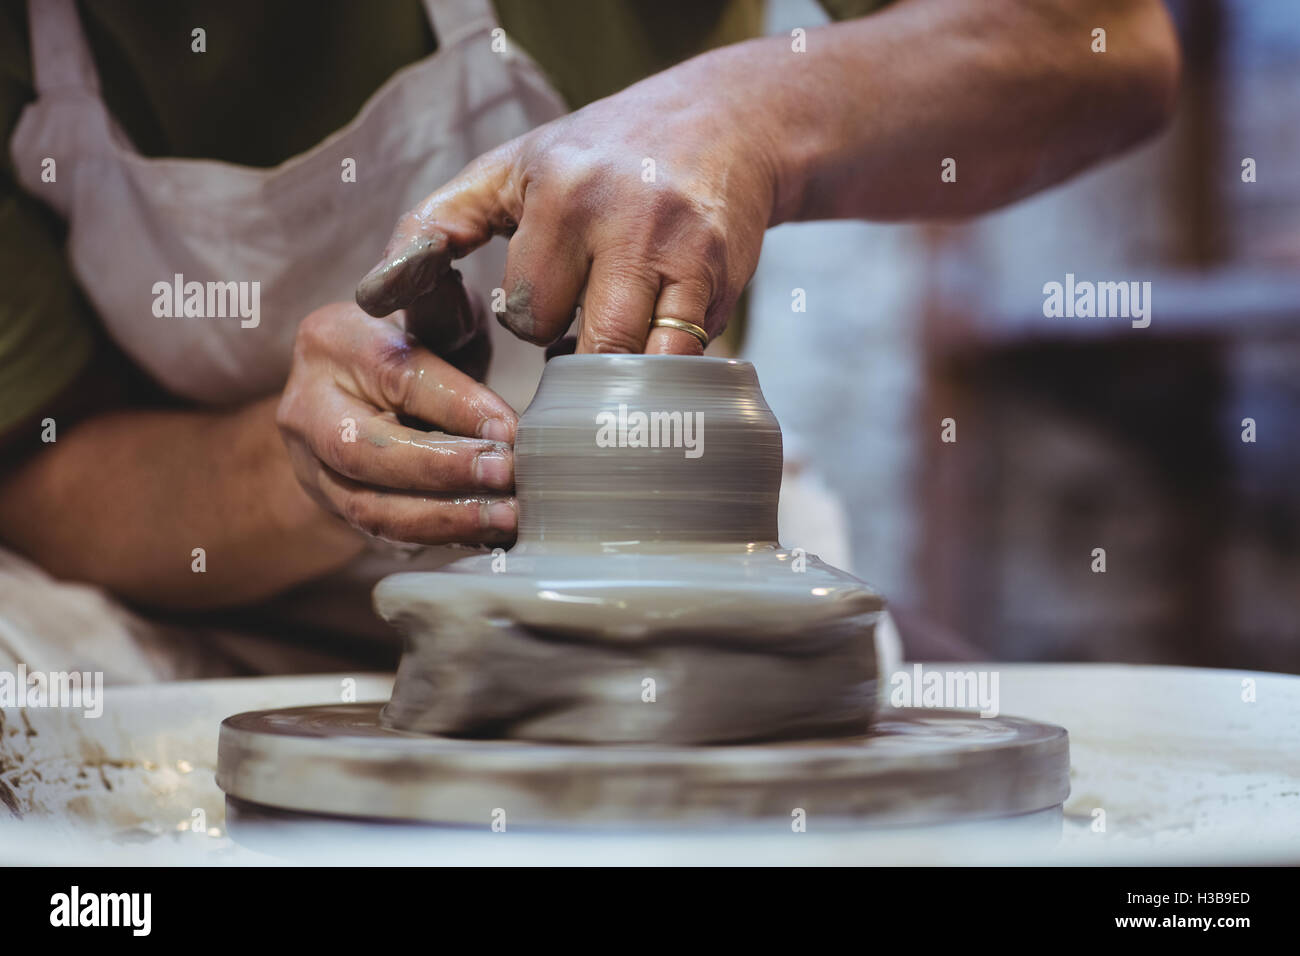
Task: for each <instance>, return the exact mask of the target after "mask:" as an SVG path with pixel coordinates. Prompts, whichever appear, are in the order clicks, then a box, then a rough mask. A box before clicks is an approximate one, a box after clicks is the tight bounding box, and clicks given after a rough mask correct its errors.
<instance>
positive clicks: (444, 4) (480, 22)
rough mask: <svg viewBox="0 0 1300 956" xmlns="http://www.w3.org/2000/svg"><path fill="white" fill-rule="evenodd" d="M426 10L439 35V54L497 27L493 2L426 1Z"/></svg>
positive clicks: (489, 0)
mask: <svg viewBox="0 0 1300 956" xmlns="http://www.w3.org/2000/svg"><path fill="white" fill-rule="evenodd" d="M424 9H425V12H426V13H428V15H429V21H430V22H431V23H432V24H433V32H434V33H435V34H436V35H437V38H438V50H439V52H441V51H442V50H445V49H447V48H448V47H453V46H455V45H456V44H457V43H459V42H460V41H461V40H463V39H464V38H465V37H466V36H468V35H469V34H471V33H474V32H476V31H478V30H481V29H484V28H487V29H489V30H490V29H492V28H493V27H495V26H496V25H497V18H496V14H495V13H494V12H493V10H492V3H491V0H424Z"/></svg>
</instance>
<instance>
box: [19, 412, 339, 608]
mask: <svg viewBox="0 0 1300 956" xmlns="http://www.w3.org/2000/svg"><path fill="white" fill-rule="evenodd" d="M275 406H276V399H266V400H263V401H260V402H257V403H255V404H253V405H250V406H247V407H246V408H243V409H240V410H238V411H235V412H230V413H208V412H193V411H122V412H113V413H108V414H103V415H100V416H98V417H96V418H91V419H88V420H86V421H84V422H82V423H80V424H78V425H76V426H73V427H72V428H70V429H69V431H68V432H67V434H63V433H60V434H59V435H58V441H57V442H55V443H52V444H49V445H45V446H42V447H41V448H40V449H39V450H37V451H35V452H34V453H32V454H31V455H30V456H29V457H28V459H27V460H26V461H25V462H24V463H23V464H22V465H21V466H19V467H18V468H17V469H16V470H15V471H13V472H12V473H10V474H8V475H6V476H5V477H4V478H3V480H0V541H3V542H4V543H5V544H6V545H8V546H10V547H14V548H16V549H18V550H19V551H22V552H24V553H25V554H27V555H28V556H30V557H31V558H32V559H33V560H35V561H36V562H37V563H39V564H40V565H42V566H43V567H44V568H46V569H47V570H48V571H50V573H52V574H54V575H56V576H58V577H61V578H67V579H70V580H77V581H85V582H88V583H91V584H97V585H100V586H102V587H105V588H108V589H109V590H112V591H114V592H116V593H118V594H120V595H122V596H124V597H126V598H128V599H131V600H135V601H138V602H140V603H143V604H150V605H157V606H166V607H183V608H208V607H219V606H225V605H234V604H240V603H246V602H249V601H254V600H257V599H259V598H264V597H268V596H270V595H272V594H275V593H276V592H278V591H281V590H283V589H285V588H287V587H290V586H292V585H294V584H297V583H299V582H301V581H304V580H307V579H310V578H312V577H315V576H317V575H320V574H323V573H325V572H328V571H330V570H332V569H334V568H337V567H339V566H341V565H342V564H344V563H345V562H346V561H348V560H349V559H350V558H351V557H353V556H355V555H356V554H357V553H359V551H360V550H361V547H362V543H361V538H360V536H358V535H357V534H356V533H355V532H353V531H351V530H350V529H347V528H345V527H344V526H343V525H342V523H341V522H339V521H338V520H337V519H335V518H333V517H332V516H329V515H326V514H325V512H323V511H322V510H321V509H320V508H318V507H317V506H316V505H315V504H314V503H313V502H312V501H311V500H310V499H309V498H308V497H307V495H306V493H305V492H303V491H302V489H301V488H300V486H299V485H298V483H297V481H296V479H295V478H294V475H293V471H292V469H291V468H290V464H289V460H288V457H287V455H286V452H285V449H284V446H283V443H282V442H281V440H280V437H279V434H278V431H277V429H276V426H275ZM196 548H202V549H203V566H204V567H205V570H204V571H202V572H201V573H200V572H198V571H196V570H195V569H194V568H195V560H196V558H195V556H194V549H196Z"/></svg>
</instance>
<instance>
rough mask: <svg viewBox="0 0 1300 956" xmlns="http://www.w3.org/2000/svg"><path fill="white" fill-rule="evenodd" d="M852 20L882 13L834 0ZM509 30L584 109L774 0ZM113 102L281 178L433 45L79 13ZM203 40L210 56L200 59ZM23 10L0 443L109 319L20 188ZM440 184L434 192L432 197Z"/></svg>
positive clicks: (690, 4) (408, 24) (583, 7)
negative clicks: (272, 169) (285, 165)
mask: <svg viewBox="0 0 1300 956" xmlns="http://www.w3.org/2000/svg"><path fill="white" fill-rule="evenodd" d="M822 2H823V6H825V7H826V8H827V9H828V10H830V11H831V12H832V13H833V14H834V15H835V16H837V17H847V16H853V15H860V14H862V13H865V12H866V11H867V10H869V9H871V8H872V7H874V6H876V5H878V3H879V0H822ZM494 5H495V7H496V9H497V13H498V16H499V19H500V22H501V24H502V26H503V27H504V28H505V30H506V32H507V33H508V34H509V35H510V36H511V37H512V39H514V40H515V41H516V42H517V43H519V45H520V46H522V47H523V48H524V49H525V50H527V51H528V52H529V53H530V54H531V55H532V57H533V58H534V59H535V60H536V61H537V62H538V64H539V65H540V66H541V67H542V69H543V71H544V72H545V73H546V74H547V75H548V77H549V78H550V80H551V82H552V83H553V84H554V86H555V87H556V89H557V90H559V92H560V94H561V95H562V96H563V97H564V98H565V100H566V102H568V104H569V105H570V106H571V107H573V108H577V107H579V106H582V105H584V104H586V103H589V102H591V101H592V100H596V99H599V98H601V97H603V96H607V95H609V94H610V93H614V92H617V91H618V90H620V89H622V88H624V87H625V86H628V85H629V84H631V83H633V82H635V81H637V80H639V79H641V78H643V77H645V76H648V75H650V74H652V73H656V72H659V71H660V70H663V69H666V68H667V67H669V66H672V65H673V64H674V63H678V62H681V61H682V60H685V59H688V58H690V57H692V56H694V55H696V54H698V53H701V52H703V51H704V50H707V49H710V48H712V47H715V46H720V45H723V44H726V43H734V42H738V41H739V40H742V39H746V38H748V37H751V36H755V35H757V34H758V33H760V32H761V26H762V13H763V2H762V0H678V2H671V0H494ZM77 8H78V13H79V15H80V18H81V23H82V27H83V29H84V31H85V33H86V37H87V40H88V42H89V44H90V47H91V52H92V54H93V56H94V59H95V65H96V68H97V70H98V72H99V76H100V86H101V89H102V95H103V98H104V102H105V104H106V105H107V106H108V109H109V110H110V111H111V112H112V114H113V116H114V118H115V119H116V120H117V122H118V123H119V124H120V125H121V126H122V128H123V129H124V130H125V131H126V133H127V134H128V135H129V136H130V138H131V141H132V143H133V144H134V145H135V147H136V149H138V150H139V151H140V152H141V153H142V154H143V155H145V156H180V157H190V158H201V159H214V160H224V161H226V162H230V163H238V164H241V165H247V166H261V167H269V166H274V165H277V164H278V163H280V162H282V161H283V160H285V159H287V158H289V157H290V156H294V155H296V154H298V153H302V152H305V151H306V150H309V149H311V148H312V147H313V146H315V145H316V144H317V143H319V142H320V141H321V140H323V139H325V138H326V137H327V136H328V135H329V134H331V133H332V132H334V131H335V130H337V129H339V128H340V127H343V126H345V125H347V123H348V122H349V121H350V120H351V119H352V118H353V117H354V116H355V115H356V113H357V112H358V111H359V110H360V108H361V106H362V104H363V103H364V102H365V101H366V100H367V99H368V98H369V97H370V95H371V94H372V93H373V92H374V91H375V90H376V89H378V88H379V87H380V86H381V85H382V84H383V83H384V82H385V81H386V80H387V79H388V78H389V77H390V76H392V75H393V73H395V72H396V71H397V70H399V69H400V68H402V67H403V66H406V65H408V64H410V63H412V62H415V61H416V60H419V59H422V58H423V57H425V56H428V55H429V54H430V53H432V52H433V51H434V50H435V49H436V40H435V38H434V36H433V33H432V31H431V29H430V27H429V24H428V20H427V18H426V15H425V12H424V10H423V7H422V6H421V4H420V3H419V2H418V0H377V2H368V3H357V2H355V0H316V2H314V3H312V4H310V6H309V10H310V12H309V13H304V7H303V5H301V4H298V3H292V4H290V3H276V2H272V0H221V2H219V3H214V2H212V0H168V2H158V3H148V4H146V3H141V2H140V0H95V2H93V3H90V2H85V0H82V2H79V3H78V4H77ZM196 25H198V26H202V27H203V28H204V30H205V31H206V34H207V51H206V52H205V53H204V54H203V55H202V56H196V55H194V54H193V53H191V51H190V43H189V37H190V31H191V30H192V29H193V28H194V27H195V26H196ZM35 95H36V93H35V89H34V87H33V84H32V69H31V56H30V49H29V33H28V26H27V4H26V2H25V0H0V130H3V131H4V141H5V148H4V150H3V156H2V157H0V275H3V276H4V277H5V285H4V288H3V289H0V434H3V433H4V431H5V430H6V429H8V428H9V427H11V426H13V425H15V424H17V423H18V422H20V421H22V420H24V419H27V418H30V417H31V416H33V415H35V414H38V413H39V411H40V410H41V408H42V407H43V406H45V404H46V403H48V402H49V401H50V400H51V399H52V398H54V397H55V396H56V395H58V393H59V392H60V391H62V390H63V389H64V388H65V387H67V385H68V384H69V383H70V382H71V381H72V380H73V379H74V378H75V377H76V375H77V374H78V373H79V372H80V371H81V370H82V369H83V368H84V367H85V366H86V363H87V362H88V361H89V360H90V358H91V356H92V354H93V352H94V349H95V340H96V335H97V328H98V321H97V320H96V318H95V315H94V312H93V310H92V309H91V307H90V305H89V304H88V303H87V301H86V300H85V298H84V296H83V295H82V294H81V292H80V290H79V289H78V288H77V283H76V280H75V278H74V277H73V275H72V272H71V268H70V266H69V265H68V262H67V259H66V256H65V255H64V251H63V243H64V238H65V236H64V227H63V224H62V223H61V221H60V220H59V218H58V216H57V215H56V214H55V213H54V212H53V211H52V210H51V209H49V208H48V207H46V206H45V205H43V204H42V203H41V202H40V201H39V200H37V199H35V198H34V197H32V196H30V195H28V194H27V193H25V192H23V191H22V190H21V188H20V187H19V186H18V185H17V183H16V182H15V178H14V170H13V166H12V159H11V157H10V155H9V150H8V142H9V139H10V138H11V137H12V135H13V130H14V127H15V126H16V124H17V122H18V117H19V114H20V113H21V112H22V109H23V107H24V106H25V105H26V104H27V103H28V102H30V101H31V100H32V99H33V98H34V97H35ZM435 185H436V184H430V188H433V187H434V186H435Z"/></svg>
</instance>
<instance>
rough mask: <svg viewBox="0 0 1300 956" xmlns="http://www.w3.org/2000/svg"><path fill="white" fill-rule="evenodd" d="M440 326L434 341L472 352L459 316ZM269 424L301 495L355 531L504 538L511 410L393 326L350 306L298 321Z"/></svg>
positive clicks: (471, 336) (452, 300)
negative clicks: (440, 336) (276, 429)
mask: <svg viewBox="0 0 1300 956" xmlns="http://www.w3.org/2000/svg"><path fill="white" fill-rule="evenodd" d="M461 292H462V294H463V290H461ZM440 295H441V296H442V297H443V301H442V302H441V305H443V306H444V307H446V308H448V309H452V308H455V307H457V306H458V305H459V303H458V301H457V299H456V297H455V296H453V295H451V294H449V293H441V294H440ZM428 298H429V301H428V302H427V303H426V305H432V304H439V303H437V301H436V300H437V298H438V296H436V295H435V296H430V297H428ZM429 318H430V320H431V321H432V320H433V319H436V317H429ZM449 326H450V327H451V330H450V331H446V333H445V334H446V335H447V336H448V337H447V338H445V339H444V341H450V342H452V343H453V344H454V343H455V342H456V338H457V337H460V338H465V337H466V336H468V342H467V343H466V344H464V345H462V346H461V349H460V351H461V352H466V351H467V350H470V349H473V348H474V347H475V343H478V342H481V341H482V337H481V336H479V335H478V334H477V333H476V332H475V331H474V328H473V326H471V325H470V324H469V323H467V322H466V321H465V320H464V317H463V316H454V315H453V316H452V317H451V320H450V322H449ZM457 328H458V329H459V332H457V331H456V329H457ZM277 420H278V423H279V426H280V431H281V434H282V436H283V438H284V440H285V443H286V446H287V447H288V449H289V453H290V459H291V461H292V462H293V465H294V470H295V473H296V475H297V476H298V479H299V482H300V484H302V486H303V487H304V488H305V489H306V490H307V491H308V493H309V494H311V495H312V497H313V498H314V499H315V500H316V501H317V503H318V504H320V505H321V506H322V507H324V508H326V509H327V510H329V511H331V512H333V513H334V514H336V515H337V516H339V517H341V518H342V519H343V520H345V521H347V522H348V523H349V524H351V525H353V526H354V527H356V528H358V529H359V530H362V531H365V532H367V533H371V534H379V535H381V536H382V537H386V538H391V539H393V540H400V541H412V542H419V543H447V542H464V543H480V542H484V541H497V542H499V541H501V540H503V537H502V536H503V535H504V536H507V537H508V536H509V535H512V534H513V527H514V525H513V521H514V517H513V516H514V505H513V501H512V499H511V498H510V493H511V491H512V490H513V487H514V456H513V452H512V449H511V443H512V442H513V440H514V429H515V424H516V417H515V413H514V410H513V409H512V408H511V407H510V406H509V405H508V404H507V403H506V402H505V400H504V399H502V398H501V397H500V396H498V395H497V394H496V393H494V392H492V391H491V390H490V389H488V388H487V387H485V386H483V385H481V384H480V383H478V382H477V381H475V380H474V379H473V378H472V377H471V376H469V375H467V374H466V373H465V372H463V371H460V370H459V369H457V368H454V367H453V366H452V365H451V364H449V363H448V362H447V361H445V360H443V359H442V358H439V357H438V356H436V355H434V354H433V353H432V352H430V351H429V350H428V349H427V348H425V347H423V346H422V345H421V344H420V343H419V342H418V341H417V340H416V338H415V336H414V335H413V334H411V333H410V332H408V331H406V330H405V328H404V327H403V326H402V324H401V323H397V322H394V321H390V320H384V319H376V318H373V317H371V316H369V315H367V314H365V313H364V312H362V311H361V310H360V309H359V308H357V307H356V306H354V305H351V304H350V303H339V304H336V305H331V306H326V307H325V308H323V309H319V310H317V311H316V312H314V313H312V314H311V315H310V316H308V317H307V318H306V319H304V320H303V322H302V323H301V324H300V326H299V330H298V338H297V342H296V344H295V349H294V360H293V365H292V368H291V371H290V376H289V381H288V382H287V383H286V385H285V388H284V392H283V393H282V396H281V400H280V406H279V409H278V412H277Z"/></svg>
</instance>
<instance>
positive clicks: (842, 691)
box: [375, 355, 884, 744]
mask: <svg viewBox="0 0 1300 956" xmlns="http://www.w3.org/2000/svg"><path fill="white" fill-rule="evenodd" d="M515 457H516V490H517V495H518V500H519V540H518V543H517V545H516V546H515V548H514V549H512V550H511V551H510V552H509V553H504V554H497V555H495V556H492V555H480V556H475V557H472V558H467V559H464V560H462V561H458V562H456V563H455V564H452V565H450V566H448V567H447V568H445V569H442V570H439V571H436V572H429V573H422V574H420V573H413V574H400V575H394V576H392V577H390V578H387V579H385V580H384V581H382V582H380V584H379V586H378V587H377V588H376V590H375V607H376V609H377V611H378V612H379V613H380V615H381V616H383V617H384V618H385V619H387V620H388V621H390V622H392V623H393V624H394V625H396V626H397V627H398V628H399V629H401V630H402V632H403V633H404V634H405V636H406V639H407V648H406V652H405V654H404V656H403V659H402V663H401V666H400V668H399V670H398V675H397V682H396V685H395V687H394V691H393V698H392V701H391V702H390V703H389V705H388V706H387V707H386V708H385V710H384V713H383V720H384V722H385V724H386V725H387V726H390V727H392V728H395V729H401V730H409V731H416V732H421V733H429V734H442V735H451V736H466V737H496V738H516V739H526V740H543V741H563V742H581V743H631V742H657V743H672V744H690V743H724V742H738V741H750V740H762V739H792V738H793V739H798V738H815V737H821V736H828V735H831V736H838V735H847V734H857V733H862V732H864V731H865V730H866V729H867V727H868V725H869V723H870V720H871V717H872V714H873V712H874V709H875V701H876V684H877V676H878V665H877V658H876V647H875V639H874V634H875V627H876V624H877V622H878V620H879V617H880V613H881V611H882V608H883V606H884V605H883V601H882V600H881V599H880V597H879V596H878V595H876V594H875V593H874V592H872V591H871V590H870V589H869V588H868V587H867V586H866V585H865V584H863V583H862V582H860V581H857V580H856V579H854V578H852V577H851V576H849V575H847V574H845V573H844V572H842V571H838V570H836V569H834V568H831V567H830V566H828V565H826V564H824V563H822V562H821V561H819V560H817V559H816V558H815V557H814V556H810V555H804V554H802V553H799V552H791V551H787V550H785V549H782V548H781V547H780V546H779V544H778V543H777V541H776V512H777V496H778V493H779V489H780V481H781V465H782V459H781V433H780V428H779V426H778V425H777V422H776V419H775V417H774V416H773V415H772V413H771V410H770V409H769V408H768V407H767V404H766V402H764V400H763V397H762V393H761V391H760V390H759V386H758V379H757V376H756V375H755V374H754V370H753V367H752V366H750V365H749V364H748V363H745V362H736V361H729V360H721V359H702V358H697V357H676V356H632V355H582V356H566V357H561V358H557V359H554V360H553V361H552V362H551V363H550V364H549V365H548V366H547V370H546V373H545V375H544V376H543V378H542V383H541V386H540V387H539V389H538V393H537V396H536V398H535V399H534V400H533V403H532V405H530V406H529V408H528V410H527V411H526V412H525V414H524V416H523V417H522V418H521V420H520V423H519V427H518V432H517V438H516V443H515Z"/></svg>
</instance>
